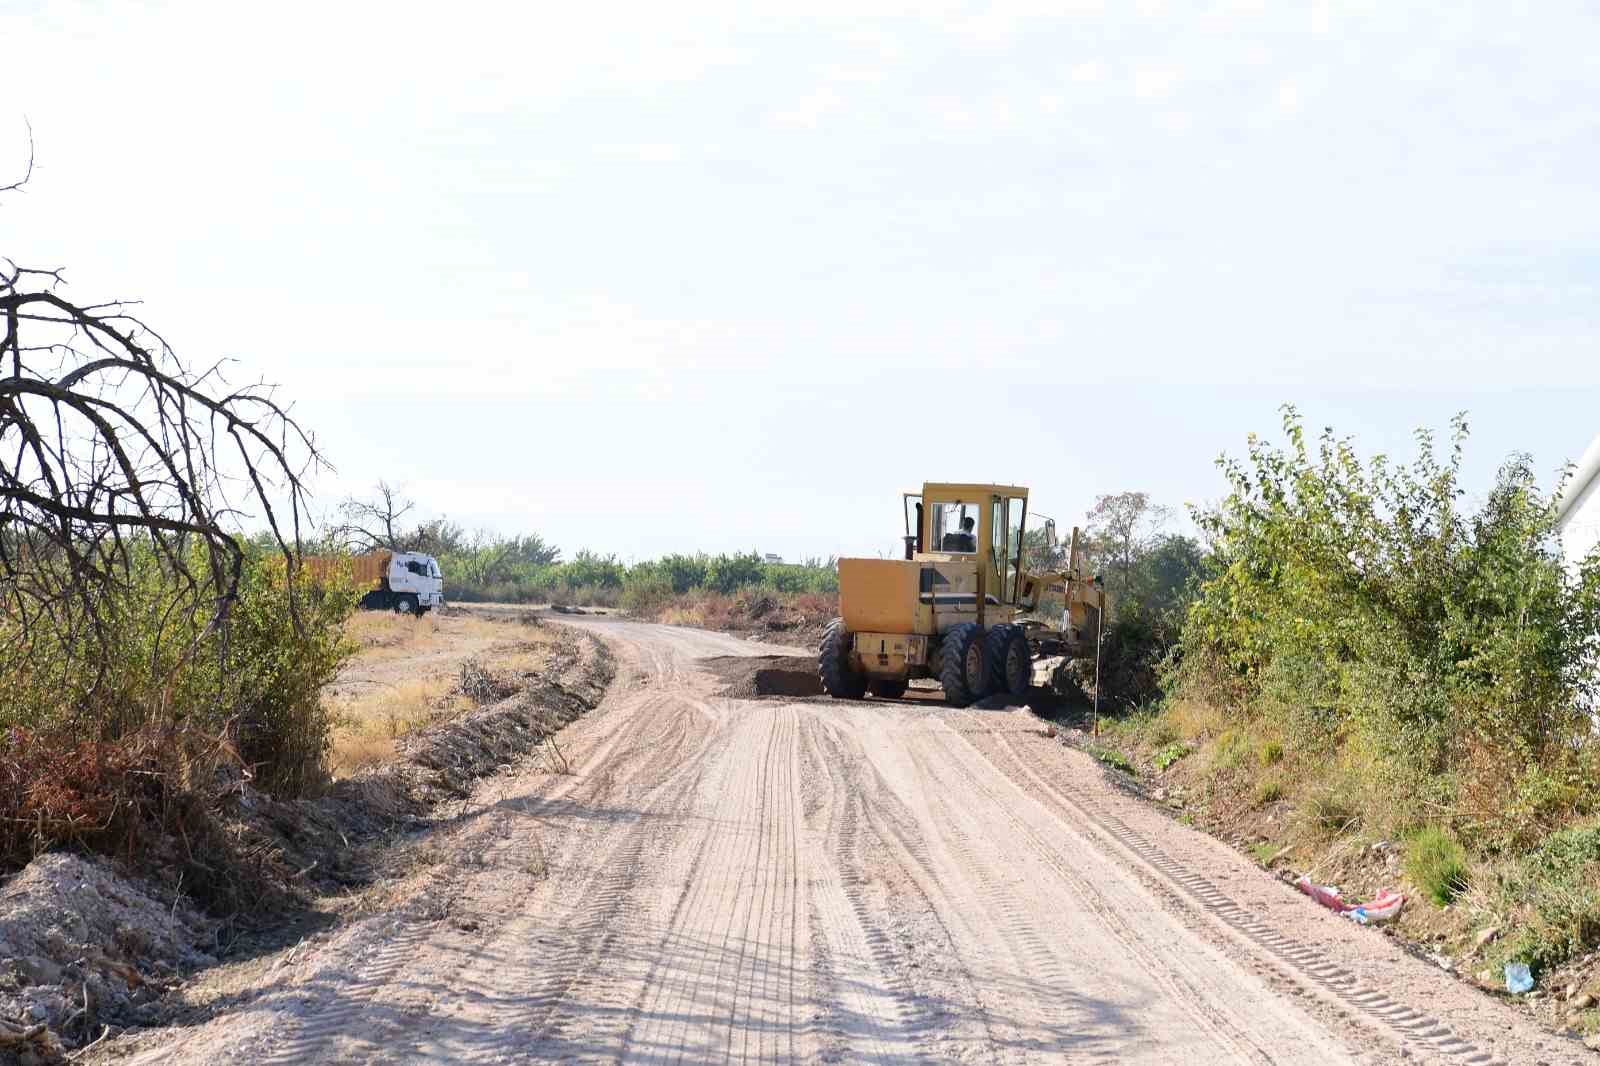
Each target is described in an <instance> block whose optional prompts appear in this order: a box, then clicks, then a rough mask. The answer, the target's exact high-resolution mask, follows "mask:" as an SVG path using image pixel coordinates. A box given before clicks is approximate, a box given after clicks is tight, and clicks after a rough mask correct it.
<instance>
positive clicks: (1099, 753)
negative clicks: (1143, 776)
mask: <svg viewBox="0 0 1600 1066" xmlns="http://www.w3.org/2000/svg"><path fill="white" fill-rule="evenodd" d="M1084 750H1085V751H1087V752H1088V753H1089V754H1090V755H1092V756H1094V757H1095V758H1096V759H1098V760H1100V761H1101V762H1103V763H1105V764H1106V765H1107V766H1109V767H1111V768H1112V769H1113V770H1121V771H1122V772H1123V773H1125V774H1137V773H1138V770H1136V769H1135V768H1134V765H1133V763H1132V762H1131V761H1129V759H1128V757H1127V756H1126V755H1124V754H1122V752H1120V751H1117V750H1116V749H1115V748H1101V747H1095V746H1090V747H1088V748H1085V749H1084Z"/></svg>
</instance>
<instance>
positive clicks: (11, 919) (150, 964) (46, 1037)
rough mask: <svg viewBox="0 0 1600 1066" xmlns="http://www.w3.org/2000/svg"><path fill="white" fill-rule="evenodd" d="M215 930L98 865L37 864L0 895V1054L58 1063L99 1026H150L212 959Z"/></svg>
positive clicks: (53, 858) (179, 904)
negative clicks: (183, 976)
mask: <svg viewBox="0 0 1600 1066" xmlns="http://www.w3.org/2000/svg"><path fill="white" fill-rule="evenodd" d="M215 930H216V923H214V922H211V921H209V920H207V919H205V918H202V917H201V916H200V915H198V914H197V913H195V912H194V911H193V910H191V909H190V908H189V907H187V906H185V905H184V902H183V900H182V899H178V898H173V897H172V895H171V894H170V893H169V892H166V891H165V890H163V889H161V888H158V887H156V886H154V885H149V884H144V883H141V882H138V881H135V880H133V879H130V878H128V877H125V876H123V875H121V874H119V873H117V872H115V870H114V868H113V867H112V865H111V864H110V863H108V862H106V861H105V860H102V859H89V858H82V857H80V856H77V855H69V854H65V853H56V854H50V855H43V856H40V857H39V858H38V859H35V860H34V861H33V862H32V863H30V864H29V865H28V866H27V867H26V868H25V869H24V870H23V871H22V872H21V873H19V874H17V875H16V876H15V877H13V878H12V879H11V880H10V881H9V882H8V883H7V884H6V885H5V887H4V888H0V960H3V961H0V1019H4V1020H3V1021H0V1048H3V1050H0V1056H3V1055H4V1053H5V1051H9V1052H10V1053H11V1055H12V1056H14V1060H13V1061H16V1062H18V1063H21V1064H22V1066H36V1064H42V1063H51V1062H60V1061H63V1049H64V1048H65V1047H73V1046H78V1045H81V1044H84V1043H87V1042H89V1041H91V1040H93V1039H95V1038H96V1037H99V1036H102V1035H104V1033H105V1032H106V1027H107V1026H113V1027H123V1026H130V1025H147V1024H151V1023H152V1022H154V1021H155V1020H156V1001H157V1000H158V999H159V998H160V996H161V994H162V993H163V992H164V991H165V990H166V988H167V986H168V984H169V983H170V982H171V981H172V980H173V979H174V978H176V977H177V976H178V975H179V974H180V973H181V972H183V971H187V970H192V969H196V968H198V967H201V966H207V965H211V964H212V963H214V962H215V961H216V960H215V959H214V958H213V957H212V956H211V954H209V949H210V948H211V946H212V942H213V937H214V933H215ZM0 1061H3V1059H0Z"/></svg>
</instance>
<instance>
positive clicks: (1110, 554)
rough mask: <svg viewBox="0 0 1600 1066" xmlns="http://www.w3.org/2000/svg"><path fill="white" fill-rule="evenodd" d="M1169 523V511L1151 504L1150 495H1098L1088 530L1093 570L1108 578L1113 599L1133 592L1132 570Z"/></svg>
mask: <svg viewBox="0 0 1600 1066" xmlns="http://www.w3.org/2000/svg"><path fill="white" fill-rule="evenodd" d="M1166 520H1167V509H1166V508H1164V507H1160V506H1157V505H1154V504H1152V503H1151V502H1150V494H1149V493H1147V492H1119V493H1115V494H1111V495H1105V496H1096V497H1095V501H1094V507H1093V508H1091V509H1090V511H1089V513H1088V524H1087V526H1086V527H1085V533H1086V534H1087V536H1086V543H1085V548H1086V549H1087V555H1088V558H1089V563H1090V566H1091V568H1092V569H1094V570H1097V571H1100V572H1102V573H1104V574H1105V575H1106V585H1107V588H1108V589H1109V590H1110V591H1111V593H1112V595H1113V596H1114V597H1118V598H1120V597H1123V596H1129V595H1131V594H1132V593H1133V569H1134V564H1135V563H1136V562H1137V561H1138V559H1139V558H1140V557H1141V556H1143V555H1146V554H1148V553H1149V551H1150V549H1151V548H1152V547H1153V546H1154V543H1155V541H1156V539H1157V537H1158V535H1159V532H1160V529H1161V526H1162V525H1163V524H1164V523H1165V522H1166Z"/></svg>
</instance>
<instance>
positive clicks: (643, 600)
mask: <svg viewBox="0 0 1600 1066" xmlns="http://www.w3.org/2000/svg"><path fill="white" fill-rule="evenodd" d="M673 595H674V592H673V588H672V579H671V578H670V577H668V576H667V575H666V574H664V573H662V572H661V571H659V570H655V569H650V568H643V567H634V568H633V569H632V570H629V571H628V574H627V577H626V578H624V579H623V583H622V609H623V610H625V611H627V612H628V613H629V614H633V615H639V616H652V615H654V614H655V613H656V612H658V611H659V610H661V608H663V607H665V606H666V605H667V602H668V601H669V600H671V599H672V597H673Z"/></svg>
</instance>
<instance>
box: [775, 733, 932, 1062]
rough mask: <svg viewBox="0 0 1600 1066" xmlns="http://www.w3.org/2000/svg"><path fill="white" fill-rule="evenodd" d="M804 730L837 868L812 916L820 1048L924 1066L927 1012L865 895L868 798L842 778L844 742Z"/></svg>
mask: <svg viewBox="0 0 1600 1066" xmlns="http://www.w3.org/2000/svg"><path fill="white" fill-rule="evenodd" d="M802 723H803V728H802V730H801V733H802V739H803V741H804V744H803V748H802V753H803V756H804V764H805V767H806V770H807V773H808V775H809V776H810V778H811V779H812V780H813V781H816V782H818V783H819V784H820V783H825V787H826V793H825V799H824V800H823V806H824V809H825V810H826V821H825V823H824V825H823V827H822V832H821V834H820V835H821V837H822V840H821V844H822V851H823V854H824V855H825V856H826V857H827V858H829V859H831V860H832V861H831V862H825V861H819V862H817V863H816V865H815V868H814V870H813V873H812V877H811V909H810V914H809V915H808V918H809V922H810V926H811V929H812V940H813V942H814V943H815V944H816V945H817V947H816V948H815V949H814V950H813V961H812V966H813V970H814V971H815V976H814V982H815V983H816V984H817V985H818V986H819V988H818V995H817V996H816V1004H817V1007H818V1008H819V1011H820V1013H819V1018H818V1022H817V1025H816V1030H817V1032H818V1038H819V1041H823V1040H826V1041H828V1043H829V1046H828V1047H826V1048H825V1049H824V1052H823V1054H824V1057H825V1058H828V1059H830V1060H833V1061H848V1062H867V1063H878V1064H886V1063H895V1062H912V1061H921V1059H922V1053H921V1051H920V1049H918V1048H917V1047H916V1046H915V1042H914V1040H913V1038H912V1037H913V1034H914V1033H915V1031H916V1030H917V1029H918V1028H920V1026H919V1024H918V1023H919V1022H920V1021H921V1020H922V1012H921V1011H920V1010H919V1009H918V1008H917V1006H916V1003H915V993H914V992H913V990H912V989H911V987H910V984H909V982H907V981H906V980H905V979H904V978H903V977H901V976H900V974H899V973H898V972H897V970H896V967H895V966H894V964H893V960H892V957H891V953H890V952H889V951H888V949H887V944H886V941H887V938H886V937H884V936H883V935H882V933H881V932H878V931H877V930H875V929H872V928H871V926H869V925H868V918H869V914H868V911H867V908H866V907H865V905H864V904H863V902H862V900H861V897H860V892H859V890H858V886H859V884H860V883H861V881H862V879H863V878H862V874H861V864H860V857H859V852H858V850H857V849H858V846H859V845H858V837H859V824H860V821H861V810H860V808H861V804H862V802H863V801H862V798H861V795H860V792H859V791H858V790H855V789H852V788H850V787H849V786H848V785H847V784H846V783H845V781H844V778H843V775H842V773H841V772H840V770H839V759H838V756H837V753H836V752H837V744H838V738H837V737H835V736H833V735H832V733H831V731H830V730H828V728H827V727H826V726H824V725H822V724H821V723H820V722H819V721H818V719H817V718H816V717H815V716H814V715H810V714H808V715H806V716H805V718H803V719H802ZM819 734H821V735H824V736H826V737H827V740H828V742H829V743H830V746H831V747H832V748H833V749H834V750H833V751H832V752H828V753H825V752H824V750H823V743H822V741H821V740H819Z"/></svg>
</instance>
